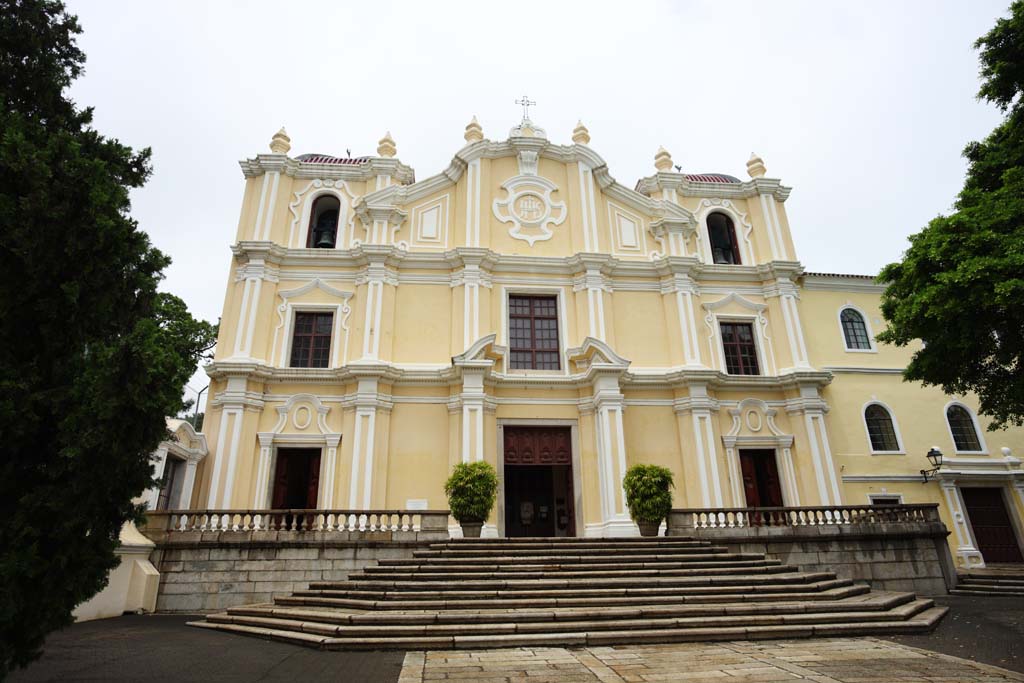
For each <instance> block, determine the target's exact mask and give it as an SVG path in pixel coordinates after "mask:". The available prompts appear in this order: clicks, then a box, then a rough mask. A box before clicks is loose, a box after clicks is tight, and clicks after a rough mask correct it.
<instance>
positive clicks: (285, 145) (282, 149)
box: [270, 126, 292, 154]
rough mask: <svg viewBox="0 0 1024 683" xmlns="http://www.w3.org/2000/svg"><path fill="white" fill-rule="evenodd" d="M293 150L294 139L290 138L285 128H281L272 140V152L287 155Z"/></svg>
mask: <svg viewBox="0 0 1024 683" xmlns="http://www.w3.org/2000/svg"><path fill="white" fill-rule="evenodd" d="M291 148H292V139H291V138H290V137H288V133H286V132H285V130H284V126H281V130H279V131H277V132H276V133H274V137H272V138H270V151H271V152H273V153H274V154H287V153H288V150H290V149H291Z"/></svg>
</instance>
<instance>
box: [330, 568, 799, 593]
mask: <svg viewBox="0 0 1024 683" xmlns="http://www.w3.org/2000/svg"><path fill="white" fill-rule="evenodd" d="M795 571H799V567H796V566H794V565H784V564H744V565H740V566H735V565H726V566H722V567H699V568H698V567H695V568H687V569H629V570H608V569H605V570H597V571H593V570H588V571H575V570H565V569H562V570H551V569H546V570H535V571H523V570H522V569H521V568H518V567H517V568H515V569H506V570H504V571H501V570H496V571H495V570H492V571H478V570H476V569H475V568H473V569H470V570H463V571H431V572H418V571H417V572H395V571H385V572H381V571H379V570H378V569H377V568H367V569H364V570H362V571H355V572H352V573H351V574H349V575H348V578H349V579H350V580H358V581H365V580H375V581H381V580H393V581H413V580H427V581H463V580H473V579H481V580H488V579H490V580H499V579H503V578H505V579H551V578H556V577H557V578H560V579H590V578H632V579H634V580H635V579H636V578H637V577H649V576H713V575H734V574H747V575H749V574H779V573H785V572H795ZM323 583H329V582H323V581H319V582H314V583H313V584H310V587H311V588H325V587H326V586H323V585H321V584H323ZM335 583H337V582H335Z"/></svg>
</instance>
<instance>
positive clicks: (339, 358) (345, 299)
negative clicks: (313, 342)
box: [270, 278, 353, 368]
mask: <svg viewBox="0 0 1024 683" xmlns="http://www.w3.org/2000/svg"><path fill="white" fill-rule="evenodd" d="M314 289H318V290H320V291H322V292H323V293H325V294H327V295H328V296H330V297H333V298H335V299H340V300H341V301H340V302H339V303H336V304H325V303H294V302H292V299H294V298H297V297H301V296H303V295H304V294H308V293H310V292H312V291H313V290H314ZM277 295H278V296H279V297H280V298H281V304H280V305H278V306H277V318H278V323H277V326H276V327H275V328H274V331H273V341H272V344H271V352H270V357H271V358H272V359H273V358H275V357H277V365H278V367H282V368H285V367H289V359H290V356H291V346H292V341H293V340H292V336H291V331H292V326H293V324H294V321H295V314H296V313H297V312H300V311H327V310H330V311H333V312H334V320H333V322H332V325H333V330H332V334H331V364H330V367H331V368H337V367H341V366H342V365H344V364H345V363H346V362H347V360H348V337H349V326H348V319H349V316H350V315H351V314H352V307H351V306H350V305H349V300H350V299H351V298H352V296H353V292H346V291H343V290H340V289H337V288H335V287H332V286H331V285H329V284H327V283H326V282H324V281H323V280H321V279H319V278H317V279H314V280H311V281H309V282H307V283H306V284H304V285H302V286H301V287H296V288H294V289H288V290H284V291H279V292H278V293H277ZM278 347H280V349H281V351H280V356H277V353H278ZM339 352H340V353H339Z"/></svg>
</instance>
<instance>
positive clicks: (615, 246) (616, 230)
mask: <svg viewBox="0 0 1024 683" xmlns="http://www.w3.org/2000/svg"><path fill="white" fill-rule="evenodd" d="M605 204H606V205H607V209H608V239H609V244H610V246H611V254H612V255H613V256H626V257H630V256H632V257H638V256H639V257H646V256H647V255H648V254H649V253H650V249H649V247H648V244H647V234H648V222H649V221H647V220H646V219H644V217H643V216H640V215H639V214H635V213H633V212H631V211H629V210H628V209H625V208H623V207H621V206H619V205H618V204H616V203H615V202H612V201H610V200H609V201H607V202H605ZM622 219H625V220H627V221H629V222H631V223H633V225H634V228H633V239H634V240H635V242H636V244H635V245H634V246H631V247H630V246H627V245H626V243H625V242H624V241H623V239H622V230H621V220H622Z"/></svg>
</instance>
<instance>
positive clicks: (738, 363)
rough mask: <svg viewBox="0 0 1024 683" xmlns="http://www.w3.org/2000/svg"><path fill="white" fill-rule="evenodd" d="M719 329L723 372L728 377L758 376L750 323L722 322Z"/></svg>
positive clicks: (755, 348) (759, 372)
mask: <svg viewBox="0 0 1024 683" xmlns="http://www.w3.org/2000/svg"><path fill="white" fill-rule="evenodd" d="M719 329H720V330H721V332H722V350H723V351H724V353H725V371H726V372H727V373H729V374H730V375H760V374H761V369H760V368H759V367H758V364H757V344H756V343H755V342H754V326H753V325H752V324H751V323H737V322H722V323H719Z"/></svg>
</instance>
